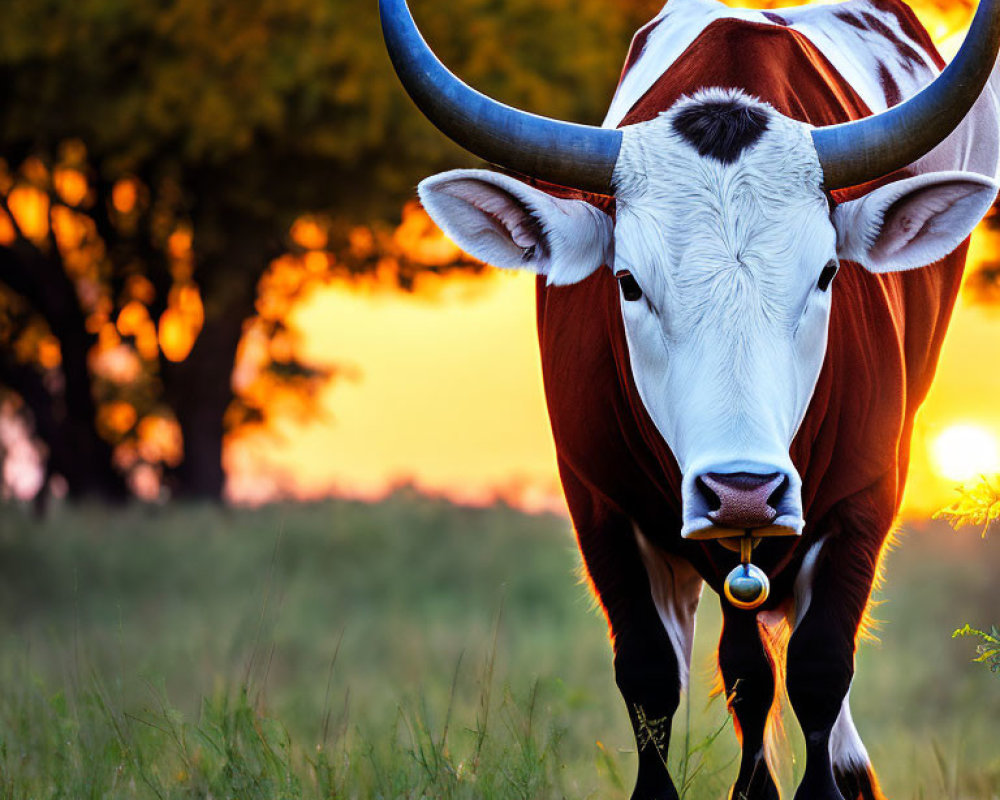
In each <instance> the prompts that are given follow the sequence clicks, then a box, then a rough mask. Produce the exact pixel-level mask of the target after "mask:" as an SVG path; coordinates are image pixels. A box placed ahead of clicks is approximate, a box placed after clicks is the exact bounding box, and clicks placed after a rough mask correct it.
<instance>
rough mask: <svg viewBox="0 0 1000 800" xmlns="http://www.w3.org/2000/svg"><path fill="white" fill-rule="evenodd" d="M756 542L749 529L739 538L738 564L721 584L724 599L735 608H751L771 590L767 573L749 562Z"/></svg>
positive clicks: (759, 603)
mask: <svg viewBox="0 0 1000 800" xmlns="http://www.w3.org/2000/svg"><path fill="white" fill-rule="evenodd" d="M755 544H756V542H755V541H754V538H753V535H752V534H751V533H750V531H747V532H746V535H745V536H743V538H742V539H740V564H739V566H737V567H735V568H734V569H733V571H732V572H730V573H729V574H728V575H727V576H726V582H725V584H724V585H723V591H724V592H725V595H726V599H727V600H728V601H729V602H730V603H732V604H733V605H734V606H736V608H743V609H753V608H757V607H758V606H760V605H761V604H762V603H763V602H764V601H765V600H767V595H768V593H769V592H770V591H771V585H770V582H769V581H768V579H767V574H766V573H765V572H764V570H762V569H761V568H760V567H758V566H755V565H754V564H751V563H750V558H751V556H752V555H753V548H754V545H755Z"/></svg>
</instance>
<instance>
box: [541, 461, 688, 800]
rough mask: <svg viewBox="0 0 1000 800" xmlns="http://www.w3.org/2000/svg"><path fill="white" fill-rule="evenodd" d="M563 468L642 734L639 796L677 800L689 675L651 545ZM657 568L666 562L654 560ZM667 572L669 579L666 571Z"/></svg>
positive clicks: (621, 682)
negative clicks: (681, 711) (675, 746)
mask: <svg viewBox="0 0 1000 800" xmlns="http://www.w3.org/2000/svg"><path fill="white" fill-rule="evenodd" d="M560 470H561V473H562V480H563V487H564V488H565V490H566V499H567V501H568V503H569V508H570V513H571V514H572V516H573V525H574V527H575V528H576V536H577V541H578V542H579V545H580V553H581V554H582V556H583V562H584V566H585V567H586V570H587V574H588V576H589V577H590V581H591V583H592V585H593V588H594V591H595V592H596V593H597V596H598V598H599V599H600V601H601V605H602V606H603V607H604V612H605V614H606V615H607V619H608V624H609V626H610V628H611V638H612V641H613V644H614V667H615V681H616V683H617V684H618V688H619V690H620V691H621V694H622V698H623V699H624V700H625V706H626V708H627V709H628V714H629V719H630V720H631V722H632V728H633V731H634V732H635V739H636V749H637V753H638V758H639V772H638V777H637V779H636V785H635V791H634V792H633V794H632V798H633V800H677V790H676V789H675V788H674V784H673V781H671V779H670V774H669V772H668V770H667V748H668V746H669V743H670V727H671V723H672V721H673V716H674V712H675V711H676V710H677V706H678V705H679V703H680V694H681V681H682V679H683V675H684V672H686V669H685V671H684V672H682V669H681V662H682V659H679V658H678V655H677V650H676V649H675V647H674V644H673V643H672V642H671V639H670V635H669V634H668V632H667V628H666V627H665V626H664V624H663V622H662V621H661V619H660V615H659V613H658V611H657V608H656V603H655V602H654V596H653V594H654V590H653V588H652V586H653V584H652V583H651V578H650V575H649V574H647V572H646V566H645V565H644V563H643V554H642V553H641V552H640V547H644V548H648V545H646V543H645V540H644V539H642V538H640V535H639V534H638V532H637V531H636V530H635V528H634V526H633V524H632V521H631V520H630V519H629V518H628V517H626V516H625V515H624V514H622V513H621V512H619V511H618V510H617V509H615V508H613V507H612V506H611V505H610V504H609V503H607V502H605V501H603V499H602V498H600V497H599V496H596V495H595V494H594V493H593V492H592V490H591V489H590V488H589V487H588V486H586V485H584V484H583V483H582V482H580V481H579V480H578V479H577V478H576V476H575V474H574V473H573V471H572V470H571V469H569V468H568V467H567V466H566V465H565V464H564V463H560ZM646 555H647V560H649V558H651V557H654V556H657V555H658V553H657V552H655V551H653V550H652V549H647V553H646ZM650 563H651V564H653V565H654V566H656V565H657V563H658V562H657V561H656V560H655V558H654V560H652V561H650ZM664 571H665V573H666V574H669V569H667V568H666V567H664ZM699 583H700V582H699ZM665 596H666V595H665ZM685 666H686V665H685Z"/></svg>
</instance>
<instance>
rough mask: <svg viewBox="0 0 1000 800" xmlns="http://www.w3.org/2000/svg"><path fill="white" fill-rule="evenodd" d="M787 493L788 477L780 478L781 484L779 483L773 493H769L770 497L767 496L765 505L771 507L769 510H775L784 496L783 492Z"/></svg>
mask: <svg viewBox="0 0 1000 800" xmlns="http://www.w3.org/2000/svg"><path fill="white" fill-rule="evenodd" d="M787 491H788V476H787V475H783V476H782V477H781V483H779V484H778V487H777V488H776V489H775V490H774V491H773V492H771V494H770V495H768V498H767V504H768V505H769V506H771V508H777V507H778V503H780V502H781V498H783V497H784V496H785V492H787Z"/></svg>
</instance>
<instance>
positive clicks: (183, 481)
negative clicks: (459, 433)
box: [0, 0, 659, 507]
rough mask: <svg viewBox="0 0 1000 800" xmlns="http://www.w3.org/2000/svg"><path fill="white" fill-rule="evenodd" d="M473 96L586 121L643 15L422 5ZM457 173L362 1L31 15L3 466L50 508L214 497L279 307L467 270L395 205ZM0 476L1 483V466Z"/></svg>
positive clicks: (11, 270)
mask: <svg viewBox="0 0 1000 800" xmlns="http://www.w3.org/2000/svg"><path fill="white" fill-rule="evenodd" d="M413 5H414V6H415V8H414V13H415V15H416V17H417V19H418V21H419V24H420V25H421V27H422V29H423V31H424V32H425V35H426V36H427V38H428V40H429V41H430V42H431V43H432V46H433V47H435V49H436V50H437V52H438V53H439V54H440V55H441V57H442V58H443V59H444V60H445V62H446V63H448V64H449V65H450V66H451V67H452V68H453V69H455V70H456V71H457V72H458V73H459V74H460V75H462V76H463V77H464V78H465V79H466V80H468V81H469V82H471V83H472V84H474V85H475V86H477V87H478V88H480V89H482V90H483V91H486V92H488V93H490V94H492V95H494V96H497V97H500V98H502V99H504V100H505V101H507V102H510V103H513V104H516V105H518V106H521V107H523V108H527V109H531V110H534V111H538V112H541V113H546V114H550V115H553V116H556V117H561V118H565V119H573V120H578V121H581V122H590V123H595V122H599V121H600V119H601V117H602V115H603V111H604V109H605V107H606V105H607V102H608V99H609V97H610V95H611V92H612V91H613V87H614V85H615V83H616V81H617V78H618V73H619V70H620V68H621V64H622V62H623V60H624V56H625V52H626V50H627V47H628V42H629V40H630V37H631V34H632V32H633V31H634V30H635V29H636V28H637V27H639V26H640V25H641V24H643V22H645V21H646V20H647V19H649V18H650V17H651V16H652V15H653V14H655V12H656V9H657V8H658V6H659V3H657V2H650V1H649V0H629V2H621V1H620V0H576V2H572V3H571V2H569V1H568V0H504V2H502V3H496V2H493V1H492V0H447V2H446V1H445V0H418V2H414V3H413ZM472 163H474V162H473V161H472V160H471V159H470V158H469V157H468V156H467V155H465V154H463V153H462V152H461V151H459V150H458V149H457V148H455V147H454V146H452V145H451V144H450V143H449V142H448V141H447V140H446V139H445V138H444V137H443V136H441V135H440V134H438V133H437V132H436V131H435V130H434V129H433V128H432V127H431V126H430V125H429V124H428V123H427V122H426V121H425V120H424V119H423V118H422V117H421V116H420V115H419V114H418V113H417V112H416V111H415V109H414V108H413V106H412V105H411V103H410V102H409V100H408V98H406V97H405V95H404V94H403V93H402V91H401V89H400V88H399V86H398V83H397V80H396V78H395V76H394V75H393V73H392V71H391V67H390V66H389V63H388V59H387V57H386V56H385V53H384V48H383V44H382V38H381V32H380V29H379V25H378V16H377V8H376V2H375V0H365V2H358V1H357V0H241V2H238V3H237V2H232V0H159V1H154V2H143V3H139V2H119V1H118V0H37V1H36V2H31V3H15V4H12V5H9V6H8V7H7V9H6V11H5V14H4V25H3V26H2V27H0V422H4V425H5V426H4V427H2V428H0V434H2V433H3V431H4V430H6V431H8V435H7V436H6V438H5V437H4V436H3V435H0V459H3V458H4V457H5V453H7V454H8V455H9V450H10V440H11V436H10V435H9V431H10V430H11V429H12V428H11V425H10V423H12V422H13V421H15V420H16V421H17V422H18V423H19V424H20V430H22V431H26V432H27V434H26V435H27V436H28V437H29V438H30V439H31V440H32V442H33V443H34V445H35V446H36V447H37V448H38V450H39V452H40V453H41V455H42V459H43V463H44V465H45V478H44V482H43V485H42V487H41V489H40V490H39V492H38V496H37V497H36V501H37V502H38V504H39V506H40V507H41V506H42V505H43V504H44V499H45V497H47V496H48V494H49V493H50V491H51V490H53V489H57V490H58V491H65V493H66V494H67V496H68V497H69V498H70V499H73V500H78V499H84V498H88V499H100V500H105V501H123V500H125V499H126V498H128V497H129V496H130V495H132V494H136V493H138V494H140V495H142V496H146V497H155V496H159V495H161V494H162V493H165V492H169V493H170V494H171V495H172V496H175V497H200V498H212V499H218V498H221V497H222V493H223V490H224V484H225V474H224V471H223V466H222V451H223V443H224V440H225V437H226V436H227V435H228V434H230V433H232V432H233V431H235V430H237V429H239V428H241V427H242V426H248V425H259V424H262V423H263V422H264V421H265V420H266V413H267V407H268V404H269V400H271V399H272V398H273V397H274V396H275V393H279V392H280V393H286V394H290V395H291V396H293V397H294V398H297V399H298V401H300V402H301V408H302V410H303V413H308V412H309V410H310V396H311V395H312V394H313V393H314V390H315V388H316V386H317V384H318V383H319V382H322V381H326V380H330V379H333V378H335V377H336V376H335V375H331V374H330V373H329V372H327V371H320V370H317V369H315V368H313V367H310V366H309V365H308V364H304V363H301V362H300V361H299V360H298V359H297V358H296V357H295V342H294V337H293V335H292V333H291V332H290V331H289V329H288V328H287V327H286V325H285V323H284V320H285V318H286V315H287V312H288V309H289V306H290V304H291V303H293V302H294V300H295V299H296V297H298V296H299V295H300V294H301V293H302V292H303V291H304V290H306V289H308V288H309V287H311V286H314V285H315V283H316V282H317V281H322V280H324V279H326V278H328V277H330V276H331V275H334V274H351V275H357V274H360V273H363V272H366V271H371V270H391V271H392V273H393V274H394V275H395V277H396V279H397V280H398V282H399V285H400V286H401V287H402V288H404V289H405V288H406V287H407V286H408V285H409V284H410V283H411V282H412V279H413V276H414V275H415V274H416V272H417V271H419V270H426V269H430V270H447V269H456V268H458V269H462V268H465V269H475V268H477V265H475V264H471V263H468V262H465V261H463V259H462V256H461V254H460V253H459V252H458V251H457V250H456V249H454V248H453V247H452V246H450V245H449V244H448V243H447V242H445V241H444V240H443V239H442V238H441V237H440V235H439V234H438V233H437V232H436V230H435V229H434V228H433V226H432V225H430V223H429V222H428V220H427V219H426V217H425V216H424V215H423V214H422V212H420V211H419V209H418V208H416V206H415V204H414V203H413V201H412V197H413V187H414V185H415V184H416V182H417V181H418V180H419V179H420V178H421V177H423V176H425V175H427V174H429V173H431V172H433V171H435V170H439V169H447V168H452V167H457V166H462V165H469V164H472ZM0 474H8V480H9V479H10V477H11V476H10V475H9V470H7V471H6V473H4V472H3V471H0Z"/></svg>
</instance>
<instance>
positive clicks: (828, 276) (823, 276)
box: [816, 261, 840, 292]
mask: <svg viewBox="0 0 1000 800" xmlns="http://www.w3.org/2000/svg"><path fill="white" fill-rule="evenodd" d="M839 268H840V265H839V264H837V262H836V261H828V262H827V264H826V266H825V267H823V271H822V272H821V273H820V274H819V281H818V282H817V283H816V287H817V288H818V289H819V290H820V291H821V292H825V291H826V290H827V289H829V288H830V282H831V281H832V280H833V278H834V276H835V275H836V274H837V270H838V269H839Z"/></svg>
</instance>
